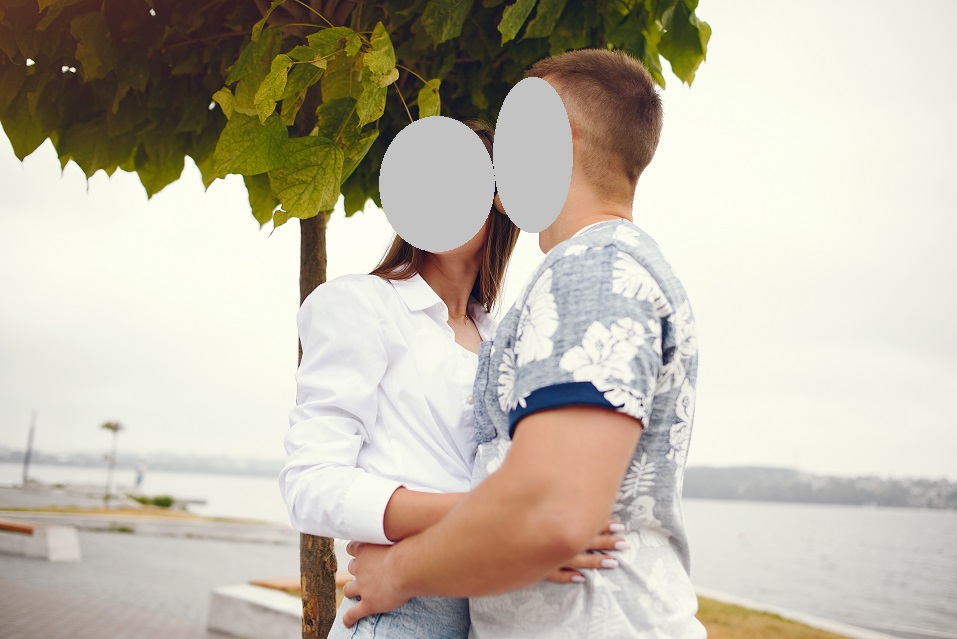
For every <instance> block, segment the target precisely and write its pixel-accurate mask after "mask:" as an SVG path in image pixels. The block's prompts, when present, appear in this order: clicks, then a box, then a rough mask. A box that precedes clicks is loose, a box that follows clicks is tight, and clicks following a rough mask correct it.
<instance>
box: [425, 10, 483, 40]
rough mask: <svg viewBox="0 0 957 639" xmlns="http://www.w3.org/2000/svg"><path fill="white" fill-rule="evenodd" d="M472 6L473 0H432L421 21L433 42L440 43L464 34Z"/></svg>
mask: <svg viewBox="0 0 957 639" xmlns="http://www.w3.org/2000/svg"><path fill="white" fill-rule="evenodd" d="M471 8H472V0H431V1H430V2H429V4H428V5H427V6H426V7H425V11H423V12H422V17H421V18H420V19H419V21H420V23H421V24H422V28H423V29H425V32H426V33H427V34H429V35H430V36H431V37H432V43H433V44H435V45H439V44H442V43H443V42H445V41H446V40H451V39H452V38H457V37H459V36H460V35H461V34H462V25H463V24H465V19H466V18H468V15H469V10H471Z"/></svg>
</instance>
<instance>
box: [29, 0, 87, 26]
mask: <svg viewBox="0 0 957 639" xmlns="http://www.w3.org/2000/svg"><path fill="white" fill-rule="evenodd" d="M80 2H83V0H39V2H38V5H39V7H40V11H41V12H42V11H43V10H44V9H47V8H48V7H49V8H48V9H47V12H46V13H44V14H43V17H42V18H40V22H38V23H37V31H45V30H46V28H47V27H49V26H50V25H51V24H52V23H53V21H54V20H56V19H57V18H58V17H59V15H60V14H61V13H63V10H64V9H66V8H67V7H69V6H71V5H74V4H78V3H80Z"/></svg>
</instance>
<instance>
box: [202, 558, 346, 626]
mask: <svg viewBox="0 0 957 639" xmlns="http://www.w3.org/2000/svg"><path fill="white" fill-rule="evenodd" d="M351 580H352V575H350V574H349V573H348V572H345V571H340V572H339V573H337V574H336V603H337V604H338V603H340V602H341V601H342V586H344V585H345V584H346V583H348V582H349V581H351ZM299 588H300V581H299V577H278V578H274V579H257V580H254V581H251V582H250V583H248V584H238V585H236V586H222V587H220V588H214V589H213V592H212V597H211V599H210V602H209V619H208V621H207V624H206V627H207V628H208V629H209V630H212V631H216V632H221V633H224V634H227V635H231V636H233V637H241V638H243V639H290V638H293V637H300V636H301V635H302V600H301V599H300V595H299V592H300V590H299Z"/></svg>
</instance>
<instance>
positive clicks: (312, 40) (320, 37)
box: [306, 27, 356, 57]
mask: <svg viewBox="0 0 957 639" xmlns="http://www.w3.org/2000/svg"><path fill="white" fill-rule="evenodd" d="M355 34H356V32H355V31H353V30H352V29H350V28H349V27H329V28H328V29H323V30H321V31H317V32H316V33H313V34H312V35H310V36H309V37H307V38H306V40H307V41H308V42H309V46H311V47H313V48H314V49H316V50H317V51H318V52H319V56H320V57H328V56H331V55H332V54H333V53H335V52H336V51H338V50H339V49H340V48H342V47H341V46H340V43H341V42H342V40H343V39H348V38H351V37H352V36H354V35H355Z"/></svg>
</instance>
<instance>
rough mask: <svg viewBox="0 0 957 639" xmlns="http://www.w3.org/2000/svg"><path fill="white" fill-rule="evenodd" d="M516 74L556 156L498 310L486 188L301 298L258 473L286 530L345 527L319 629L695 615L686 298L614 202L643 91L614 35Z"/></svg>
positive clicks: (498, 244)
mask: <svg viewBox="0 0 957 639" xmlns="http://www.w3.org/2000/svg"><path fill="white" fill-rule="evenodd" d="M527 76H528V77H538V78H541V79H543V80H545V81H546V82H548V83H549V84H550V85H551V86H552V87H553V88H554V89H555V90H556V92H557V93H558V95H559V96H560V97H561V99H562V102H563V104H564V105H565V109H566V111H567V114H568V118H569V123H570V125H571V129H572V147H573V168H572V177H571V185H570V187H569V190H568V197H567V199H566V201H565V204H564V207H563V208H562V210H561V212H560V213H559V215H558V217H557V219H556V220H555V221H554V222H553V223H552V224H551V225H550V226H549V227H548V228H546V229H545V230H544V231H542V232H541V234H540V235H539V245H540V247H541V249H542V251H543V252H544V253H545V258H544V260H543V262H542V264H541V265H540V266H539V267H538V268H537V270H536V271H535V273H534V274H533V276H532V278H531V279H530V281H529V282H528V284H527V286H526V287H525V289H524V291H523V293H522V294H521V295H520V296H519V298H518V299H517V301H516V302H515V304H514V306H513V307H512V308H511V309H510V310H509V311H508V312H507V314H506V315H505V316H504V318H503V319H502V322H501V324H500V325H499V326H497V327H496V324H495V321H494V320H493V319H492V318H491V316H490V315H489V311H490V310H491V309H492V306H493V304H494V303H495V302H496V299H497V297H498V294H499V291H500V286H501V282H502V277H503V275H504V272H505V267H506V263H507V260H508V258H509V256H510V254H511V252H512V249H513V248H514V246H515V242H516V240H517V237H518V229H517V228H516V227H515V226H514V224H513V223H512V222H511V221H510V220H509V218H508V217H507V216H506V215H504V214H503V213H504V211H503V208H502V204H501V201H500V200H499V199H498V197H497V196H496V197H495V200H494V202H492V203H490V212H489V217H488V220H487V221H486V223H485V225H484V226H483V228H482V229H481V230H480V231H479V233H478V234H477V235H476V236H475V237H474V238H473V239H472V240H470V241H469V242H467V243H466V244H465V245H463V246H461V247H459V248H457V249H454V250H451V251H447V252H444V253H427V252H424V251H421V250H419V249H417V248H415V247H412V246H410V245H409V244H408V243H406V242H405V241H404V240H402V239H401V238H398V237H397V238H396V239H395V241H394V243H393V245H392V247H391V248H390V250H389V251H388V253H387V254H386V256H385V257H384V258H383V261H382V263H381V264H380V265H379V266H378V267H377V268H376V269H375V270H374V271H373V272H372V273H371V274H369V275H349V276H344V277H340V278H337V279H335V280H332V281H329V282H327V283H325V284H323V285H321V286H319V287H318V288H317V289H316V290H315V291H314V292H313V293H312V294H311V295H310V296H309V297H308V298H307V299H306V300H305V302H304V303H303V305H302V308H301V309H300V312H299V315H298V323H299V335H300V339H301V342H302V349H303V357H302V363H301V365H300V368H299V371H298V374H297V377H296V379H297V385H298V392H297V404H298V405H297V407H296V408H295V409H293V411H292V413H291V415H290V421H291V424H292V426H291V429H290V431H289V433H288V435H287V437H286V441H285V446H286V452H287V455H288V456H287V461H286V465H285V467H284V469H283V471H282V473H281V475H280V487H281V490H282V493H283V497H284V499H285V501H286V504H287V507H288V510H289V514H290V519H291V521H292V523H293V525H294V526H295V527H296V528H297V529H298V530H300V531H302V532H305V533H310V534H314V535H322V536H327V537H338V538H342V539H349V540H352V542H351V543H350V544H349V553H350V554H351V555H353V557H354V559H353V560H352V561H351V562H350V564H349V571H350V572H351V573H352V574H353V575H354V576H355V580H354V581H352V582H350V583H348V584H347V585H346V586H345V588H344V592H345V595H346V598H345V599H343V603H342V606H341V607H340V609H339V614H338V617H337V619H336V622H335V624H334V625H333V629H332V631H331V634H330V635H329V636H330V637H332V638H336V639H338V638H342V637H380V638H381V639H422V638H426V639H430V638H436V639H438V638H442V639H456V638H461V639H464V638H465V637H473V638H474V639H486V638H487V639H507V638H525V637H528V638H531V637H536V638H537V637H542V638H548V639H550V638H553V637H568V638H573V639H580V638H586V637H587V638H607V639H613V638H614V639H617V638H626V637H627V638H636V639H638V638H641V639H701V638H703V637H705V635H706V633H705V630H704V628H703V626H702V625H701V624H700V623H699V622H698V621H697V620H696V619H695V612H696V610H697V598H696V596H695V593H694V590H693V589H692V586H691V581H690V578H689V552H688V543H687V537H686V534H685V530H684V525H683V522H682V515H681V503H680V495H681V483H682V478H683V473H684V464H685V458H686V455H687V450H688V441H689V438H690V434H691V422H692V417H693V412H694V397H695V377H696V372H697V348H696V342H695V336H694V335H695V333H694V319H693V316H692V313H691V309H690V306H689V303H688V300H687V297H686V295H685V292H684V289H683V288H682V286H681V283H680V282H679V281H678V280H677V279H676V277H675V276H674V274H673V273H672V272H671V269H670V267H669V265H668V263H667V262H666V261H665V259H664V257H663V256H662V254H661V252H660V250H659V248H658V246H657V245H656V244H655V242H654V241H653V240H652V238H651V237H649V236H648V235H647V234H645V233H644V232H643V231H641V230H640V229H639V228H638V227H637V226H635V225H634V224H633V223H632V219H631V218H632V203H633V198H634V193H635V186H636V184H637V180H638V177H639V175H640V174H641V172H642V171H643V170H644V169H645V167H646V166H647V165H648V163H649V162H650V161H651V158H652V156H653V155H654V152H655V148H656V146H657V144H658V139H659V136H660V131H661V123H662V108H661V103H660V99H659V96H658V94H657V92H656V89H655V85H654V82H653V81H652V78H651V76H650V75H649V74H648V72H647V70H646V69H645V68H644V67H643V66H642V65H641V63H639V62H638V61H636V60H635V59H633V58H631V57H629V56H627V55H626V54H624V53H621V52H611V51H604V50H581V51H573V52H569V53H565V54H562V55H559V56H555V57H552V58H548V59H545V60H543V61H541V62H539V63H538V64H536V65H535V66H533V67H532V68H531V69H530V70H529V71H528V73H527ZM472 128H473V129H474V130H475V131H476V133H477V134H478V135H479V136H480V137H481V138H482V139H483V141H484V142H485V144H486V146H487V148H488V150H489V153H491V151H492V134H491V131H489V130H487V129H485V128H483V127H481V126H478V125H472Z"/></svg>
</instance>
